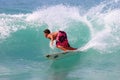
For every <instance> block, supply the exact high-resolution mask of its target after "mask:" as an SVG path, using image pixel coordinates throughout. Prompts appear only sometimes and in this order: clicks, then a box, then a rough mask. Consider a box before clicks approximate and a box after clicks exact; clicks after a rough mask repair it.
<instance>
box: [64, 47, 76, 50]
mask: <svg viewBox="0 0 120 80" xmlns="http://www.w3.org/2000/svg"><path fill="white" fill-rule="evenodd" d="M66 49H67V50H76V49H77V48H73V47H66Z"/></svg>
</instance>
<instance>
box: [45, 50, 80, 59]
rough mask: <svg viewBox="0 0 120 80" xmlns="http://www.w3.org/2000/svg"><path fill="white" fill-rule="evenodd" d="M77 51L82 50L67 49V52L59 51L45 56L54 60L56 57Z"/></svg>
mask: <svg viewBox="0 0 120 80" xmlns="http://www.w3.org/2000/svg"><path fill="white" fill-rule="evenodd" d="M75 52H81V51H78V50H72V51H66V52H58V53H52V54H47V55H46V56H45V57H46V58H48V59H52V60H54V59H58V58H61V57H62V56H64V55H66V54H70V53H75Z"/></svg>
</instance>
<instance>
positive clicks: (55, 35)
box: [48, 32, 58, 40]
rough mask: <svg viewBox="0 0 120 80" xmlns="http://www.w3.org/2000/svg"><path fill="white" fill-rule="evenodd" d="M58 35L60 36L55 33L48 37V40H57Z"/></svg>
mask: <svg viewBox="0 0 120 80" xmlns="http://www.w3.org/2000/svg"><path fill="white" fill-rule="evenodd" d="M57 35H58V32H53V33H50V34H49V35H48V38H49V39H50V40H56V37H57Z"/></svg>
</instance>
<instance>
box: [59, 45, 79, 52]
mask: <svg viewBox="0 0 120 80" xmlns="http://www.w3.org/2000/svg"><path fill="white" fill-rule="evenodd" d="M57 48H59V49H61V50H63V51H67V50H76V49H77V48H72V47H62V46H57Z"/></svg>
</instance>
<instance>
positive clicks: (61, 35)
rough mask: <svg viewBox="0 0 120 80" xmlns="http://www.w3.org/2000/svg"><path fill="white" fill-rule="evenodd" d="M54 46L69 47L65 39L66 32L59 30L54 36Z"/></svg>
mask: <svg viewBox="0 0 120 80" xmlns="http://www.w3.org/2000/svg"><path fill="white" fill-rule="evenodd" d="M56 46H62V47H70V45H69V43H68V39H67V34H66V33H65V32H64V31H59V32H58V35H57V37H56Z"/></svg>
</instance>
